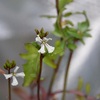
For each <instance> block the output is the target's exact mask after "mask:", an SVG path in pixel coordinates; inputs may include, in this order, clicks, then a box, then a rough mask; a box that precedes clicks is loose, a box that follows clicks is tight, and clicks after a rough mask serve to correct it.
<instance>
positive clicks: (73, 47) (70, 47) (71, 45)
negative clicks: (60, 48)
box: [67, 44, 77, 50]
mask: <svg viewBox="0 0 100 100" xmlns="http://www.w3.org/2000/svg"><path fill="white" fill-rule="evenodd" d="M67 47H68V48H69V49H70V50H75V49H76V48H77V46H76V45H75V44H68V45H67Z"/></svg>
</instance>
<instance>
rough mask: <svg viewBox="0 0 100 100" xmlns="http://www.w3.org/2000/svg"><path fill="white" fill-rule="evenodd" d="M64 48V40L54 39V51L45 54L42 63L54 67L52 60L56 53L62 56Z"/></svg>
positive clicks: (56, 55)
mask: <svg viewBox="0 0 100 100" xmlns="http://www.w3.org/2000/svg"><path fill="white" fill-rule="evenodd" d="M64 50H65V42H64V41H56V43H55V50H54V52H53V53H51V54H47V55H45V57H44V59H43V61H44V63H46V64H47V65H48V66H50V67H52V68H56V67H57V66H56V64H55V62H54V61H55V59H56V58H57V57H58V55H59V56H62V55H63V54H64Z"/></svg>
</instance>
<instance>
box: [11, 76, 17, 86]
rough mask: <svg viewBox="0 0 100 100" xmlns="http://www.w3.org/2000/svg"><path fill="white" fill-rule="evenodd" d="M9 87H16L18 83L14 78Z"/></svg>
mask: <svg viewBox="0 0 100 100" xmlns="http://www.w3.org/2000/svg"><path fill="white" fill-rule="evenodd" d="M11 85H12V86H16V85H18V81H17V79H16V77H15V76H13V77H12V83H11Z"/></svg>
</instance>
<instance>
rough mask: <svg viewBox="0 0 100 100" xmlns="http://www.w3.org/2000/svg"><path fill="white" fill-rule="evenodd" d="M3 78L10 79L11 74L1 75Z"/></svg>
mask: <svg viewBox="0 0 100 100" xmlns="http://www.w3.org/2000/svg"><path fill="white" fill-rule="evenodd" d="M3 75H4V76H5V78H6V79H8V78H11V77H12V74H3Z"/></svg>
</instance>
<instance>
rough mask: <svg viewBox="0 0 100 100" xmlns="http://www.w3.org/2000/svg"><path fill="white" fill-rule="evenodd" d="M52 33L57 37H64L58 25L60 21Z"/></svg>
mask: <svg viewBox="0 0 100 100" xmlns="http://www.w3.org/2000/svg"><path fill="white" fill-rule="evenodd" d="M52 33H53V34H54V35H55V36H58V37H62V32H61V29H60V26H59V25H58V21H56V23H55V24H54V31H52Z"/></svg>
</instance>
